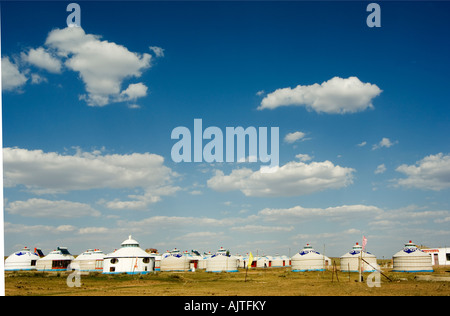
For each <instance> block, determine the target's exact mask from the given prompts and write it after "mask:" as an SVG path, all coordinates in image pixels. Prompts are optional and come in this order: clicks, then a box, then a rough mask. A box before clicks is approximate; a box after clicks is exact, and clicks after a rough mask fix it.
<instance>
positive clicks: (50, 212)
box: [5, 198, 100, 218]
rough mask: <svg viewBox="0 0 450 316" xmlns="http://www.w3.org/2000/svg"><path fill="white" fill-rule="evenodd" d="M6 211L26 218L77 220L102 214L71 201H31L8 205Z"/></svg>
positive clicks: (88, 206)
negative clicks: (77, 218)
mask: <svg viewBox="0 0 450 316" xmlns="http://www.w3.org/2000/svg"><path fill="white" fill-rule="evenodd" d="M5 210H6V211H7V212H8V213H9V214H16V215H21V216H25V217H47V218H76V217H83V216H99V215H100V212H99V211H97V210H95V209H93V208H92V207H91V206H90V205H88V204H84V203H79V202H71V201H64V200H60V201H50V200H45V199H36V198H33V199H29V200H27V201H15V202H11V203H8V204H7V205H6V207H5Z"/></svg>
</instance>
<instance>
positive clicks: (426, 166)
mask: <svg viewBox="0 0 450 316" xmlns="http://www.w3.org/2000/svg"><path fill="white" fill-rule="evenodd" d="M395 170H396V171H398V172H401V173H403V174H405V175H406V176H407V178H404V179H396V180H394V181H396V182H397V184H398V185H400V186H403V187H407V188H417V189H424V190H435V191H439V190H443V189H448V188H450V155H444V154H443V153H439V154H437V155H429V156H427V157H425V158H423V159H422V160H420V161H418V162H416V164H415V165H406V164H403V165H401V166H399V167H398V168H397V169H395Z"/></svg>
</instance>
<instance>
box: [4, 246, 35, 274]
mask: <svg viewBox="0 0 450 316" xmlns="http://www.w3.org/2000/svg"><path fill="white" fill-rule="evenodd" d="M40 258H41V257H40V256H39V252H38V251H37V250H36V249H35V250H34V251H31V250H30V249H29V248H27V247H24V248H23V249H22V250H20V251H16V252H15V253H13V254H11V255H10V256H9V257H8V258H6V260H5V271H20V270H22V271H31V270H36V263H37V261H38V260H39V259H40Z"/></svg>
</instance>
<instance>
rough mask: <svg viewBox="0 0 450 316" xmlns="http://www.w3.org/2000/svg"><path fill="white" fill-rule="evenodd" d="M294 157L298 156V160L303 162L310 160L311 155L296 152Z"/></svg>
mask: <svg viewBox="0 0 450 316" xmlns="http://www.w3.org/2000/svg"><path fill="white" fill-rule="evenodd" d="M295 158H298V159H300V161H303V162H304V161H310V160H312V157H311V156H310V155H308V154H298V155H295Z"/></svg>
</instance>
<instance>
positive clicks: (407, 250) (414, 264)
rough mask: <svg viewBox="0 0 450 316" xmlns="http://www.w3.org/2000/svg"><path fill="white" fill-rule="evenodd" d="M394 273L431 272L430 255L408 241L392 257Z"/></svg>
mask: <svg viewBox="0 0 450 316" xmlns="http://www.w3.org/2000/svg"><path fill="white" fill-rule="evenodd" d="M392 259H393V261H394V268H393V270H392V271H395V272H433V266H432V261H431V255H430V254H429V253H425V252H423V251H422V250H420V249H419V248H417V246H416V245H415V244H413V243H412V242H411V240H410V241H409V243H406V244H405V247H404V248H403V249H402V250H400V251H399V252H397V253H396V254H395V255H394V256H393V258H392Z"/></svg>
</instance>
